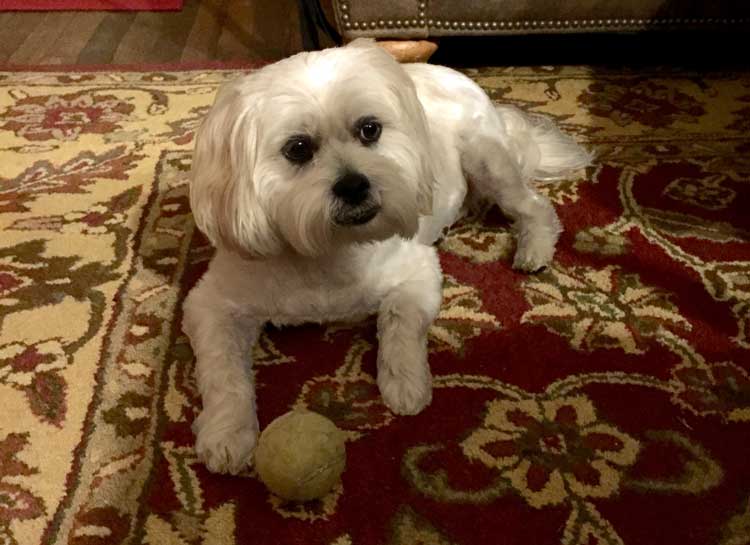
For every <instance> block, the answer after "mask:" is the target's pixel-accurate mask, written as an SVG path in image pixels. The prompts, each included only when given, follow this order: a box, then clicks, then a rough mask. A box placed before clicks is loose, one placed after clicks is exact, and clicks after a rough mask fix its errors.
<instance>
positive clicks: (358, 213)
mask: <svg viewBox="0 0 750 545" xmlns="http://www.w3.org/2000/svg"><path fill="white" fill-rule="evenodd" d="M370 187H371V186H370V180H368V179H367V177H366V176H363V175H362V174H358V173H352V172H349V173H346V174H344V175H343V176H342V177H341V178H339V179H338V180H337V181H336V183H335V184H334V185H333V188H332V191H333V194H334V195H335V196H336V200H337V201H338V206H336V210H335V211H334V214H333V221H334V222H336V223H337V224H338V225H344V226H346V225H364V224H365V223H367V222H369V221H370V220H372V219H373V218H374V217H375V216H377V215H378V212H380V205H378V204H377V203H376V202H375V201H374V200H373V199H372V193H371V191H370Z"/></svg>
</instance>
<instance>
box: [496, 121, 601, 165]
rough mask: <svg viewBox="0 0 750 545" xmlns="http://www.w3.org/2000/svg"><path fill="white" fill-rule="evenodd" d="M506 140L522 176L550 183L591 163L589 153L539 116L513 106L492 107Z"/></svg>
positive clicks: (590, 154) (591, 157) (552, 123)
mask: <svg viewBox="0 0 750 545" xmlns="http://www.w3.org/2000/svg"><path fill="white" fill-rule="evenodd" d="M495 109H496V111H497V114H498V116H499V117H500V120H501V122H502V123H503V125H504V126H505V130H506V132H507V134H508V136H509V137H510V138H509V140H508V146H509V147H510V148H511V151H512V152H514V153H515V155H516V156H517V158H518V161H519V164H520V165H521V170H522V172H523V174H524V175H525V176H528V177H530V178H535V179H538V180H554V179H558V178H562V177H564V176H565V175H567V174H570V173H571V172H573V171H575V170H578V169H581V168H584V167H587V166H588V165H590V164H591V161H592V159H593V154H592V153H591V152H589V151H588V150H586V149H585V148H584V147H583V146H581V145H580V144H579V143H578V142H576V141H575V140H574V139H573V137H571V136H570V135H568V134H565V133H564V132H562V131H561V130H560V129H559V128H558V127H557V126H556V125H555V123H554V122H553V121H552V120H551V119H549V118H547V117H544V116H541V115H530V114H526V113H524V112H522V111H521V110H519V109H518V108H515V107H513V106H496V107H495Z"/></svg>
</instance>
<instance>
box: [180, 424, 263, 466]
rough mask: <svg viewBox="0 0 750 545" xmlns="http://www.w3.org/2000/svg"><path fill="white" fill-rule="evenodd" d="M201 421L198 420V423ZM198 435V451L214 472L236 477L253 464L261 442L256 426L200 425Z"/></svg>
mask: <svg viewBox="0 0 750 545" xmlns="http://www.w3.org/2000/svg"><path fill="white" fill-rule="evenodd" d="M199 418H200V417H199ZM198 422H199V420H196V424H198ZM195 432H196V436H197V437H196V441H195V452H196V454H197V455H198V459H199V460H200V461H201V462H203V463H204V464H205V465H206V467H207V468H208V470H209V471H211V472H212V473H229V474H231V475H236V474H238V473H241V472H242V471H243V470H245V469H247V468H248V467H250V466H251V465H252V461H253V451H254V450H255V445H256V443H257V441H258V431H257V429H256V428H255V427H254V426H252V425H234V426H232V425H227V426H221V427H219V426H200V425H196V426H195Z"/></svg>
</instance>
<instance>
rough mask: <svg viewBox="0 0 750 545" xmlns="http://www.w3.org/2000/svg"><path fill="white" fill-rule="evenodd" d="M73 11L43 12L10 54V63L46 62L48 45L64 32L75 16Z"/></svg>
mask: <svg viewBox="0 0 750 545" xmlns="http://www.w3.org/2000/svg"><path fill="white" fill-rule="evenodd" d="M77 15H78V14H76V13H75V12H69V11H55V12H47V13H45V14H44V19H43V20H42V21H41V23H39V25H38V26H37V27H36V28H35V29H34V31H33V32H31V33H30V34H29V35H28V36H27V37H26V39H25V40H24V41H23V42H22V43H21V45H19V46H18V49H16V50H15V52H14V53H13V54H12V55H11V56H10V59H8V61H9V62H10V63H11V64H32V65H33V64H46V63H48V62H49V61H48V58H47V53H48V51H49V45H50V44H51V43H54V42H56V41H57V40H58V38H59V37H60V36H61V35H62V34H63V33H64V32H66V28H67V26H68V24H69V23H70V22H71V21H72V20H73V19H75V18H77Z"/></svg>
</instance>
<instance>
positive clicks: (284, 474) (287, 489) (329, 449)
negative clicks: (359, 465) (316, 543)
mask: <svg viewBox="0 0 750 545" xmlns="http://www.w3.org/2000/svg"><path fill="white" fill-rule="evenodd" d="M345 465H346V445H345V443H344V433H343V432H342V431H341V430H339V429H338V428H337V427H336V425H335V424H334V423H333V422H331V421H330V420H329V419H327V418H325V417H324V416H321V415H319V414H317V413H313V412H310V411H291V412H288V413H286V414H284V415H281V416H280V417H278V418H277V419H276V420H274V421H273V422H271V423H270V424H269V425H268V426H267V427H266V429H265V430H263V432H262V433H261V434H260V438H259V439H258V445H257V447H256V449H255V469H256V471H257V472H258V475H259V476H260V480H261V481H263V483H264V484H265V485H266V486H267V487H268V489H269V490H270V491H271V492H273V493H274V494H276V495H277V496H280V497H282V498H284V499H287V500H293V501H309V500H313V499H316V498H320V497H322V496H324V495H325V494H326V493H327V492H328V491H330V490H331V489H332V488H333V487H334V485H335V484H336V483H337V482H338V481H339V479H340V478H341V473H342V472H343V471H344V466H345Z"/></svg>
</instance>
